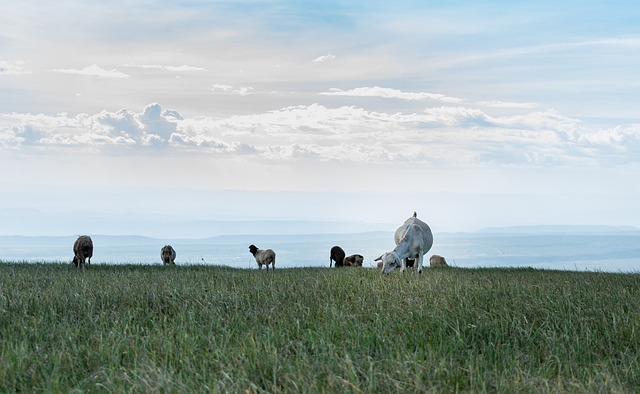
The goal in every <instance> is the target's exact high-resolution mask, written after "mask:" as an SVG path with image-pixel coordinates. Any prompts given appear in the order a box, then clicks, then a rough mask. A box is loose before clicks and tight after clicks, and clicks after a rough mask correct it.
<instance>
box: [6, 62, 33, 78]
mask: <svg viewBox="0 0 640 394" xmlns="http://www.w3.org/2000/svg"><path fill="white" fill-rule="evenodd" d="M3 74H4V75H21V74H31V70H29V69H27V68H26V67H25V62H24V61H21V60H16V61H14V62H7V61H2V60H0V75H3Z"/></svg>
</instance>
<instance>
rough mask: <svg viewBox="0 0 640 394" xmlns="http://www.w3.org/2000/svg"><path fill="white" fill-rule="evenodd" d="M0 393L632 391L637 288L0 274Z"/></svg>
mask: <svg viewBox="0 0 640 394" xmlns="http://www.w3.org/2000/svg"><path fill="white" fill-rule="evenodd" d="M0 360H1V361H2V362H1V363H0V392H275V393H278V392H295V393H305V392H312V393H317V392H330V393H340V392H349V393H352V392H353V393H358V392H394V393H396V392H409V393H411V392H420V393H424V392H530V393H538V392H638V391H640V275H639V274H612V273H598V272H566V271H544V270H533V269H458V268H449V269H426V271H425V272H424V273H423V274H422V275H413V274H408V273H405V274H400V273H399V272H395V273H393V274H392V275H389V276H382V275H380V273H379V272H378V271H377V270H371V269H348V268H347V269H321V268H299V269H280V270H276V271H275V272H271V271H270V272H265V271H262V272H259V271H257V270H239V269H231V268H224V267H205V266H189V267H162V266H136V265H127V266H115V265H111V266H100V265H95V266H93V267H92V268H91V269H90V270H88V271H87V272H82V271H80V270H76V269H73V268H71V267H69V266H68V265H66V264H65V265H61V264H12V263H2V264H0Z"/></svg>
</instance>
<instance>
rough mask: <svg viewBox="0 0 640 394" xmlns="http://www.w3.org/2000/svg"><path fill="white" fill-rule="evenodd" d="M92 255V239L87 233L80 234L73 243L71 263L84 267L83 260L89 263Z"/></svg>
mask: <svg viewBox="0 0 640 394" xmlns="http://www.w3.org/2000/svg"><path fill="white" fill-rule="evenodd" d="M92 256H93V241H92V240H91V237H90V236H88V235H81V236H79V237H78V239H76V242H74V243H73V265H75V266H76V267H82V268H85V260H86V262H87V265H88V266H90V265H91V257H92Z"/></svg>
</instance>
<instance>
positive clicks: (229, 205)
mask: <svg viewBox="0 0 640 394" xmlns="http://www.w3.org/2000/svg"><path fill="white" fill-rule="evenodd" d="M639 18H640V7H638V6H637V5H636V3H635V2H632V1H620V0H615V1H613V2H607V3H602V2H598V1H591V0H587V1H566V2H555V1H539V2H498V1H490V2H482V3H478V2H473V1H468V0H465V1H460V2H455V3H442V4H440V3H433V2H416V1H407V2H394V3H387V2H375V1H374V2H362V3H360V2H339V1H329V2H327V1H323V2H319V1H309V2H296V1H291V0H274V1H251V0H249V1H230V0H214V1H206V2H205V1H179V0H178V1H171V2H166V1H159V2H155V3H153V4H151V3H140V2H137V1H132V0H115V1H112V2H108V3H105V2H100V1H97V0H80V1H76V2H72V3H67V2H63V3H59V2H48V3H47V2H45V3H43V2H38V1H34V0H25V1H20V2H12V3H8V4H5V5H3V7H2V14H0V166H1V168H2V169H3V170H2V171H0V184H2V186H3V187H2V190H0V235H2V234H5V235H6V234H14V233H21V234H39V235H43V234H52V235H55V234H69V233H71V234H84V233H93V234H103V233H108V234H130V233H132V232H134V233H136V234H142V235H146V234H149V235H154V236H160V237H181V236H182V237H187V236H193V234H200V233H205V232H206V231H208V230H207V228H206V225H203V226H199V225H195V224H194V223H204V222H211V221H230V222H241V223H244V222H247V221H275V222H314V223H321V222H322V223H331V226H328V227H330V230H331V231H334V230H333V229H334V228H336V227H337V228H338V229H339V228H341V226H343V227H346V228H349V229H351V230H350V231H360V229H365V230H366V229H368V228H370V229H372V230H382V231H385V230H390V231H393V230H394V229H395V228H397V226H398V225H400V224H401V223H402V222H403V221H404V220H405V219H406V218H408V217H409V216H410V215H412V213H413V212H414V211H417V212H418V216H419V217H420V218H421V219H423V220H424V221H426V222H427V223H429V225H430V226H431V227H432V229H433V230H434V231H438V232H455V231H475V230H479V229H482V228H487V227H502V226H523V225H525V226H527V225H576V226H591V225H607V226H633V227H640V210H639V209H638V207H637V206H638V204H637V201H639V200H640V184H638V182H636V181H635V179H636V178H637V174H638V173H640V119H639V118H638V103H640V89H639V87H640V86H639V84H640V57H639V56H637V53H638V51H639V50H640V25H639V24H638V23H637V21H638V19H639ZM248 230H250V229H248ZM216 231H218V230H216ZM264 231H268V229H265V230H264ZM203 236H210V235H209V234H203Z"/></svg>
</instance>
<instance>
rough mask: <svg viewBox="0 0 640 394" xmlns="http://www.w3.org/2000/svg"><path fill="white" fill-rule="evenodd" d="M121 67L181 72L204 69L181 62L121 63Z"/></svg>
mask: <svg viewBox="0 0 640 394" xmlns="http://www.w3.org/2000/svg"><path fill="white" fill-rule="evenodd" d="M122 67H134V68H147V69H158V70H165V71H174V72H183V71H204V68H202V67H195V66H189V65H187V64H183V65H181V66H166V65H161V64H123V65H122Z"/></svg>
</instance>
